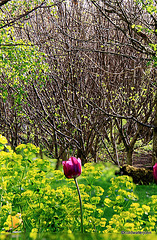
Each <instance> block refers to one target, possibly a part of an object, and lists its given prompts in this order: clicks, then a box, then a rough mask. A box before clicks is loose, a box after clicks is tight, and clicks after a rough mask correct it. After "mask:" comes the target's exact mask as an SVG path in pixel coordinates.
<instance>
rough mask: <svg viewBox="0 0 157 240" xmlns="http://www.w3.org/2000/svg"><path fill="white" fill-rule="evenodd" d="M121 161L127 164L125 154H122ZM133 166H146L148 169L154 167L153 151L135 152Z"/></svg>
mask: <svg viewBox="0 0 157 240" xmlns="http://www.w3.org/2000/svg"><path fill="white" fill-rule="evenodd" d="M119 158H120V160H121V161H120V162H121V163H122V165H123V164H125V163H126V162H125V160H124V159H126V157H125V155H123V156H120V157H119ZM133 166H134V167H137V168H142V167H144V168H146V169H148V168H149V169H150V168H151V167H152V155H151V153H134V154H133Z"/></svg>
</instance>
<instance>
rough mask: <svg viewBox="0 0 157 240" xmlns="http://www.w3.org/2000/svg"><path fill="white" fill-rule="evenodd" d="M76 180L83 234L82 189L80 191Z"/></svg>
mask: <svg viewBox="0 0 157 240" xmlns="http://www.w3.org/2000/svg"><path fill="white" fill-rule="evenodd" d="M74 180H75V184H76V187H77V192H78V195H79V201H80V213H81V233H83V209H82V200H81V194H80V189H79V186H78V183H77V179H76V178H75V177H74Z"/></svg>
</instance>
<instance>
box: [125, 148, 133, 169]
mask: <svg viewBox="0 0 157 240" xmlns="http://www.w3.org/2000/svg"><path fill="white" fill-rule="evenodd" d="M132 154H133V148H131V147H129V148H128V150H127V160H126V161H127V164H128V165H131V166H132Z"/></svg>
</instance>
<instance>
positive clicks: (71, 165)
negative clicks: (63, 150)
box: [62, 157, 82, 178]
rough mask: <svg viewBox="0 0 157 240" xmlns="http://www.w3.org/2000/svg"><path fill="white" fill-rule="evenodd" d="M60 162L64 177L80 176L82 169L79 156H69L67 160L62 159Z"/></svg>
mask: <svg viewBox="0 0 157 240" xmlns="http://www.w3.org/2000/svg"><path fill="white" fill-rule="evenodd" d="M62 164H63V170H64V175H65V176H66V178H76V177H78V176H80V174H81V171H82V168H81V159H80V158H78V159H76V158H75V157H70V158H69V160H68V161H63V162H62Z"/></svg>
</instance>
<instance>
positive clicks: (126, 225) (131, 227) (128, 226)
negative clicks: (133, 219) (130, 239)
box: [124, 222, 134, 231]
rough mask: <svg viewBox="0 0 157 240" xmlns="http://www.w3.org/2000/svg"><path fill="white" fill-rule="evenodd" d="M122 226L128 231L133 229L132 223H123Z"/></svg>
mask: <svg viewBox="0 0 157 240" xmlns="http://www.w3.org/2000/svg"><path fill="white" fill-rule="evenodd" d="M124 227H125V228H126V229H129V230H130V231H133V230H134V223H128V222H127V223H125V224H124Z"/></svg>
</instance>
